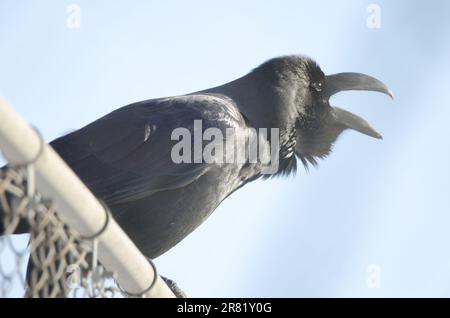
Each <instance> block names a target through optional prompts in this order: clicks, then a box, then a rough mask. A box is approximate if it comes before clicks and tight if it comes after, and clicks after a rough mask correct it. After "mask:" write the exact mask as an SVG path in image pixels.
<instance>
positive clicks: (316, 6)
mask: <svg viewBox="0 0 450 318" xmlns="http://www.w3.org/2000/svg"><path fill="white" fill-rule="evenodd" d="M71 3H75V4H77V5H78V6H79V8H80V9H81V20H80V22H81V24H80V27H79V28H69V27H68V26H67V19H68V17H69V16H70V13H67V12H66V9H67V6H68V5H70V4H71ZM371 3H376V4H377V5H378V6H379V8H380V10H381V11H380V13H381V28H377V29H374V28H369V27H368V25H367V19H368V17H369V16H370V15H371V14H370V13H368V12H367V9H368V7H369V5H370V4H371ZM449 9H450V3H449V2H448V1H444V0H442V1H438V0H434V1H423V0H422V1H406V0H398V1H364V0H359V1H357V0H354V1H351V0H346V1H331V0H330V1H298V0H297V1H245V2H244V1H237V0H236V1H235V0H233V1H230V0H227V1H214V2H213V1H195V0H194V1H189V2H188V1H138V0H133V1H125V0H119V1H114V2H112V1H106V0H102V1H100V0H89V1H87V0H86V1H76V2H71V1H51V0H46V1H25V0H23V1H15V0H0V96H2V97H4V98H5V99H6V100H7V101H8V102H9V103H10V104H11V105H12V106H13V107H14V108H15V109H16V110H17V111H18V112H19V113H20V114H21V115H22V116H23V117H24V118H25V119H26V120H27V121H28V122H30V123H31V124H33V125H34V126H36V127H38V128H39V130H40V131H41V132H42V134H43V135H44V137H45V139H46V140H47V141H51V140H52V139H54V138H56V137H58V136H60V135H62V134H64V133H65V132H67V131H70V130H73V129H76V128H80V127H82V126H84V125H86V124H88V123H89V122H91V121H93V120H95V119H97V118H98V117H100V116H102V115H104V114H106V113H108V112H110V111H112V110H114V109H116V108H118V107H120V106H123V105H127V104H129V103H132V102H135V101H139V100H144V99H149V98H155V97H164V96H172V95H178V94H184V93H189V92H193V91H198V90H201V89H205V88H209V87H213V86H216V85H219V84H222V83H225V82H228V81H231V80H233V79H235V78H237V77H240V76H242V75H244V74H246V73H247V72H249V71H250V70H251V69H252V68H254V67H256V66H258V65H259V64H260V63H262V62H264V61H265V60H267V59H269V58H272V57H275V56H279V55H286V54H305V55H308V56H310V57H312V58H314V59H315V60H317V62H318V63H319V64H320V65H321V67H322V69H323V70H324V72H325V73H327V74H330V73H336V72H345V71H355V72H363V73H367V74H370V75H373V76H375V77H377V78H379V79H381V80H383V81H384V82H385V83H386V84H388V85H389V87H390V88H391V89H392V90H393V91H394V93H395V95H396V99H395V101H394V102H392V101H391V100H389V99H388V98H386V97H385V96H383V95H381V94H375V93H367V92H348V93H345V94H344V93H343V94H340V95H338V96H336V97H334V98H333V100H332V103H333V104H334V105H337V106H341V107H344V108H345V109H347V110H350V111H353V112H355V113H357V114H358V115H361V116H362V117H364V118H366V119H367V120H368V121H369V122H371V123H372V124H373V126H374V127H375V128H377V130H378V131H380V132H381V133H382V134H383V136H384V140H382V141H379V140H375V139H371V138H368V137H366V136H363V135H360V134H357V133H354V132H347V133H345V134H344V135H343V136H342V137H341V139H340V140H339V141H338V142H337V144H336V146H335V150H334V152H333V154H332V155H331V156H330V158H328V159H327V160H325V161H322V162H321V164H320V167H319V168H318V169H312V170H310V172H309V173H307V172H305V171H304V170H303V169H299V171H298V173H297V175H296V176H295V177H291V178H287V179H276V180H270V181H265V182H263V181H257V182H254V183H252V184H249V185H247V186H245V187H244V188H242V189H241V190H239V191H237V192H236V193H235V194H233V195H232V196H231V197H229V198H228V199H227V200H226V201H224V202H223V203H222V204H221V205H220V207H219V208H218V209H217V210H216V211H215V212H214V213H213V215H212V216H211V217H210V218H209V219H208V220H207V221H206V222H205V223H204V224H203V225H202V226H200V227H199V228H198V229H197V230H196V231H195V232H194V233H193V234H191V235H190V236H188V237H187V238H186V239H185V240H184V241H183V242H181V243H180V244H178V245H177V246H176V247H174V248H173V249H171V250H170V251H169V252H167V253H166V254H164V255H163V256H161V257H159V258H158V259H157V260H156V264H157V267H158V270H159V272H160V273H161V274H162V275H164V276H167V277H169V278H171V279H173V280H175V281H176V282H177V283H178V284H179V286H180V287H181V288H182V289H183V290H185V291H186V292H187V294H188V295H189V296H193V297H195V296H198V297H214V296H230V297H241V296H251V297H271V296H273V297H417V296H424V297H450V248H449V247H450V231H449V230H448V229H449V227H450V193H449V189H450V178H449V177H450V165H449V163H450V138H449V137H450V125H449V124H448V118H449V117H450V105H449V102H448V101H449V99H450V80H449V75H448V71H449V70H450V59H449V56H450V34H449V31H450V20H449V19H448V14H449V13H450V11H449ZM22 241H24V239H22ZM374 275H375V276H374ZM374 279H375V282H377V281H378V282H379V284H376V283H375V284H371V283H370V282H373V281H374ZM372 287H377V288H372Z"/></svg>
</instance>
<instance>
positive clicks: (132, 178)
mask: <svg viewBox="0 0 450 318" xmlns="http://www.w3.org/2000/svg"><path fill="white" fill-rule="evenodd" d="M194 120H202V126H203V129H206V128H208V127H217V128H219V129H222V131H225V129H226V128H228V127H233V128H240V129H245V122H244V120H243V118H242V116H241V115H240V113H239V112H238V111H237V108H236V106H235V104H234V103H233V102H232V101H231V100H230V99H227V98H224V97H216V96H210V95H187V96H180V97H173V98H165V99H154V100H148V101H143V102H139V103H135V104H131V105H128V106H125V107H122V108H120V109H118V110H116V111H114V112H112V113H110V114H108V115H106V116H104V117H102V118H100V119H98V120H97V121H95V122H93V123H91V124H89V125H88V126H86V127H84V128H82V129H80V130H78V131H75V132H73V133H71V134H69V135H66V136H63V137H61V138H58V139H56V140H54V141H53V142H52V143H51V145H52V147H53V148H54V149H55V150H56V151H57V152H58V153H59V154H60V156H61V157H62V158H63V159H64V160H65V161H66V162H67V163H68V165H69V166H70V167H71V168H72V169H73V170H74V171H75V173H76V174H77V175H78V176H79V177H80V179H81V180H82V181H83V182H84V183H85V184H86V185H87V187H88V188H89V189H90V190H91V191H92V192H93V193H94V194H95V195H97V196H98V197H100V198H101V199H103V200H104V201H105V202H106V203H107V204H116V203H121V202H128V201H132V200H136V199H140V198H143V197H146V196H149V195H151V194H153V193H155V192H158V191H162V190H166V189H176V188H179V187H182V186H184V185H186V184H189V183H191V182H192V181H194V180H196V179H197V178H199V177H200V176H202V175H203V174H204V173H205V172H206V171H208V169H210V168H211V166H210V165H207V164H205V163H197V164H194V163H182V164H176V163H174V162H173V160H172V159H171V151H172V147H173V145H174V144H176V143H177V142H178V141H173V140H171V134H172V131H173V130H174V129H175V128H179V127H184V128H187V129H189V131H190V132H191V134H193V127H194ZM224 135H225V134H224Z"/></svg>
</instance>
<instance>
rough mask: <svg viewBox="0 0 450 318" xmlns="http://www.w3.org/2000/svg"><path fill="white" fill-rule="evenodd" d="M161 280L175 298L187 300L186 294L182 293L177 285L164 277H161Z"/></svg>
mask: <svg viewBox="0 0 450 318" xmlns="http://www.w3.org/2000/svg"><path fill="white" fill-rule="evenodd" d="M161 278H162V279H163V280H164V282H165V283H166V284H167V286H168V287H169V288H170V290H172V292H173V293H174V294H175V296H176V297H177V298H187V295H186V293H185V292H184V291H182V290H181V289H180V287H178V285H177V283H175V282H174V281H173V280H171V279H169V278H167V277H164V276H161Z"/></svg>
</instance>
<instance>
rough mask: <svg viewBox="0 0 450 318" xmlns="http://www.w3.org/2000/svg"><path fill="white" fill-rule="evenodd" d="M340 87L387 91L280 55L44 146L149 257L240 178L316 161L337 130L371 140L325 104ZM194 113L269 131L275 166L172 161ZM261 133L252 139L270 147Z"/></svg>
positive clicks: (350, 118) (365, 129)
mask: <svg viewBox="0 0 450 318" xmlns="http://www.w3.org/2000/svg"><path fill="white" fill-rule="evenodd" d="M342 90H372V91H380V92H383V93H386V94H388V95H391V96H392V93H391V92H390V91H389V90H388V88H387V87H386V86H385V85H384V84H383V83H381V82H380V81H378V80H376V79H374V78H372V77H369V76H367V75H363V74H356V73H342V74H337V75H331V76H325V75H324V73H323V72H322V70H321V69H320V67H319V66H318V65H317V64H316V63H315V62H314V61H312V60H311V59H309V58H306V57H303V56H286V57H280V58H275V59H272V60H270V61H268V62H266V63H264V64H262V65H261V66H259V67H258V68H256V69H255V70H253V71H252V72H250V73H249V74H247V75H245V76H243V77H241V78H239V79H237V80H235V81H232V82H230V83H227V84H225V85H222V86H219V87H215V88H212V89H208V90H204V91H200V92H196V93H192V94H188V95H183V96H176V97H169V98H161V99H152V100H147V101H142V102H138V103H134V104H131V105H128V106H125V107H123V108H120V109H118V110H116V111H114V112H112V113H110V114H108V115H106V116H104V117H102V118H100V119H98V120H96V121H94V122H93V123H91V124H89V125H87V126H86V127H84V128H81V129H80V130H77V131H75V132H73V133H70V134H68V135H66V136H63V137H61V138H58V139H56V140H54V141H53V142H52V143H51V146H52V147H53V148H54V149H55V150H56V151H57V152H58V153H59V154H60V156H61V157H62V158H63V159H64V160H65V161H66V162H67V163H68V164H69V166H70V167H71V168H72V169H73V170H74V171H75V173H76V174H77V175H78V176H79V177H80V178H81V180H82V181H83V182H84V183H85V184H86V185H87V186H88V188H89V189H90V190H91V191H92V192H93V193H94V194H95V195H96V196H98V197H99V198H100V199H102V200H103V201H104V202H105V203H106V204H107V205H108V206H109V208H110V209H111V211H112V214H113V216H114V218H115V219H116V220H117V221H118V223H119V224H120V225H121V226H122V227H123V229H124V230H125V231H126V232H127V234H128V235H129V236H130V237H131V239H132V240H133V241H134V242H135V243H136V245H137V246H138V247H139V248H140V250H141V251H142V252H143V253H144V254H145V255H146V256H148V257H151V258H155V257H157V256H159V255H161V254H162V253H164V252H166V251H167V250H168V249H170V248H171V247H173V246H174V245H175V244H177V243H178V242H179V241H181V240H182V239H183V238H185V237H186V236H187V235H188V234H189V233H191V232H192V231H193V230H195V228H197V227H198V226H199V225H200V224H201V223H202V222H203V221H204V220H205V219H206V218H207V217H208V216H209V215H210V214H211V213H212V212H213V211H214V209H215V208H216V207H217V206H218V205H219V204H220V203H221V202H222V201H223V200H224V199H225V198H226V197H228V196H229V195H230V194H231V193H233V192H234V191H236V190H237V189H239V188H240V187H242V186H243V185H245V184H246V183H248V182H250V181H253V180H256V179H258V178H260V177H265V178H267V177H271V176H277V175H289V174H292V173H294V172H295V170H296V166H297V159H296V158H299V159H300V160H301V161H302V163H303V164H304V165H305V166H308V164H312V165H317V160H318V159H320V158H324V157H326V156H327V155H328V154H329V153H330V151H331V148H332V145H333V144H334V142H335V141H336V139H337V138H338V136H339V135H340V133H341V132H342V131H344V130H345V129H348V128H350V129H354V130H357V131H359V132H362V133H365V134H367V135H370V136H372V137H376V138H380V137H381V136H380V135H379V134H378V133H377V132H376V131H375V130H373V129H372V128H371V127H370V126H369V125H368V124H367V122H366V121H364V120H363V119H361V118H359V117H358V116H356V115H354V114H351V113H348V112H346V111H344V110H342V109H339V108H335V107H332V106H330V104H329V98H330V96H331V95H332V94H335V93H337V92H338V91H342ZM194 120H201V121H202V125H203V126H202V128H203V130H205V129H207V128H209V127H215V128H218V129H219V130H220V131H222V132H223V135H224V136H225V135H226V133H225V132H226V130H227V128H229V129H233V131H234V133H235V134H236V135H238V136H241V137H252V136H253V137H254V135H255V129H256V131H258V129H263V128H266V129H269V130H270V129H272V128H276V129H279V137H280V138H279V145H280V148H279V152H278V155H279V167H278V169H277V170H276V172H275V173H273V174H270V175H267V174H264V173H263V171H264V168H265V165H264V164H263V163H261V162H256V163H255V162H248V161H246V162H239V163H237V162H235V163H205V162H199V163H181V164H177V163H175V162H174V161H173V160H172V158H171V151H172V149H173V147H174V145H175V144H176V143H177V141H175V140H172V139H171V134H172V132H173V131H174V129H176V128H179V127H183V128H186V129H187V130H188V131H189V132H191V133H192V134H194ZM257 138H259V137H258V136H257ZM271 140H272V139H271V136H270V134H269V135H268V136H267V138H265V139H264V140H263V142H262V143H261V145H260V146H261V147H262V148H266V149H270V147H271V146H272V141H271ZM236 151H237V152H242V151H245V149H244V147H242V146H238V147H236ZM0 212H1V211H0Z"/></svg>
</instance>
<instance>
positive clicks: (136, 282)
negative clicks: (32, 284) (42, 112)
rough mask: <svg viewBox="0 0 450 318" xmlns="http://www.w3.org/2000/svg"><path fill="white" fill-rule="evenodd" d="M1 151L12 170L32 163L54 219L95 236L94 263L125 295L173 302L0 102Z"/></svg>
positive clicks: (65, 170)
mask: <svg viewBox="0 0 450 318" xmlns="http://www.w3.org/2000/svg"><path fill="white" fill-rule="evenodd" d="M0 149H1V151H2V153H3V154H4V156H5V158H6V159H7V160H8V162H9V164H10V165H11V166H17V165H23V164H27V163H32V167H33V169H34V171H35V173H34V174H35V183H36V187H37V189H38V190H39V192H40V193H41V194H42V196H43V197H45V198H50V199H51V200H52V202H53V203H54V205H55V210H56V211H57V214H58V217H59V218H60V219H61V220H62V221H63V222H64V223H65V224H67V225H68V226H69V228H71V229H73V230H75V231H76V232H77V233H79V234H80V235H81V236H83V237H91V236H93V235H96V234H98V233H100V234H99V235H98V236H97V237H96V242H97V244H98V259H99V261H100V263H101V264H102V265H103V266H104V267H105V268H106V269H107V270H108V271H109V272H113V273H114V274H115V279H116V281H117V282H118V283H119V285H120V286H121V288H122V289H123V290H124V291H126V292H127V293H128V294H130V295H141V294H142V293H143V292H145V293H144V294H143V296H145V297H174V294H173V293H172V291H171V290H170V288H169V287H168V286H167V285H166V284H165V282H164V281H163V280H162V279H161V278H160V277H159V276H158V275H157V274H156V272H155V270H154V267H153V266H152V265H151V263H150V262H149V261H148V260H147V259H146V258H145V256H144V255H142V254H141V253H140V251H139V250H138V248H137V247H136V246H135V245H134V243H133V242H132V241H131V240H130V238H129V237H128V236H127V235H126V234H125V233H124V231H123V230H122V229H121V228H120V226H119V225H118V224H117V223H116V222H115V221H114V219H113V218H112V217H110V218H109V220H108V217H107V216H106V213H105V208H104V207H103V205H102V204H101V203H100V202H99V201H98V200H97V199H96V197H95V196H94V195H93V194H92V193H91V192H90V191H89V190H88V188H87V187H86V186H85V185H84V184H83V183H82V182H81V181H80V179H79V178H78V177H77V176H76V175H75V173H74V172H73V171H72V170H71V169H70V168H69V167H68V166H67V164H66V163H65V162H64V161H63V160H62V159H61V158H60V157H59V156H58V154H57V153H56V152H55V151H54V150H53V149H52V148H51V147H50V146H48V145H47V144H45V143H44V142H43V141H42V139H41V137H40V136H39V134H38V133H37V132H36V131H35V130H34V129H33V128H31V127H30V126H29V125H28V124H27V123H26V122H25V121H24V120H23V119H22V118H21V117H20V116H19V115H18V114H17V113H16V112H15V111H14V110H13V109H12V108H11V107H9V106H8V104H7V103H6V102H5V101H3V100H1V99H0ZM105 225H106V227H105V228H103V227H104V226H105ZM155 275H156V276H155ZM150 286H152V288H151V289H150V290H148V289H149V287H150Z"/></svg>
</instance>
